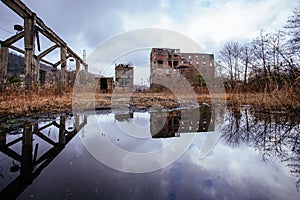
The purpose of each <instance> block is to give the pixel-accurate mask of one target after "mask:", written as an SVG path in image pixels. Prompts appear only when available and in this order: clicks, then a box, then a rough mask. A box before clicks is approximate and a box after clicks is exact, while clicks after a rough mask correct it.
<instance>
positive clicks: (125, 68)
mask: <svg viewBox="0 0 300 200" xmlns="http://www.w3.org/2000/svg"><path fill="white" fill-rule="evenodd" d="M115 79H116V86H115V89H116V90H121V91H128V92H132V91H133V66H131V65H130V64H119V65H117V66H115Z"/></svg>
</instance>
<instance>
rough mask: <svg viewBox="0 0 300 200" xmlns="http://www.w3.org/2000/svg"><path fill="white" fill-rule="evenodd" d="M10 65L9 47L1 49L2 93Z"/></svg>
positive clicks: (0, 72) (0, 87)
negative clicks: (8, 64)
mask: <svg viewBox="0 0 300 200" xmlns="http://www.w3.org/2000/svg"><path fill="white" fill-rule="evenodd" d="M7 63H8V47H0V92H2V91H3V90H4V88H5V84H6V74H7Z"/></svg>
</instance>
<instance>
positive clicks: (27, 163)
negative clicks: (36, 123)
mask: <svg viewBox="0 0 300 200" xmlns="http://www.w3.org/2000/svg"><path fill="white" fill-rule="evenodd" d="M32 171H33V161H32V125H31V124H30V123H25V125H24V133H23V139H22V161H21V173H20V175H21V176H22V177H23V178H24V180H25V181H26V182H31V180H32Z"/></svg>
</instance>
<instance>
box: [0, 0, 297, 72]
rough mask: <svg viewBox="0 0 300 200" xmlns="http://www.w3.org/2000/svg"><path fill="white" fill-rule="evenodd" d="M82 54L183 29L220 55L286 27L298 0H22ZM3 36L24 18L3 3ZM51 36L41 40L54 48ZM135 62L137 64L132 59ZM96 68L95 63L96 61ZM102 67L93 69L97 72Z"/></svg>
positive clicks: (0, 34)
mask: <svg viewBox="0 0 300 200" xmlns="http://www.w3.org/2000/svg"><path fill="white" fill-rule="evenodd" d="M23 2H24V3H25V4H26V5H27V6H28V7H29V8H30V9H31V10H32V11H34V12H36V13H37V15H38V16H39V17H40V18H41V19H43V20H44V22H45V24H46V25H48V26H49V27H50V28H52V30H54V31H55V32H56V33H57V34H58V35H59V36H60V37H61V38H62V39H64V41H66V43H67V44H68V45H69V46H70V47H71V48H72V49H73V50H74V51H75V52H76V53H77V54H78V55H82V52H83V49H85V50H86V52H87V56H89V55H90V54H91V53H92V52H93V51H94V50H95V49H96V47H97V46H98V45H99V44H101V43H103V42H104V41H105V40H107V39H108V38H111V37H113V36H116V35H118V34H121V33H124V32H126V31H130V30H134V29H140V28H161V29H168V30H172V31H176V32H178V33H180V34H183V35H185V36H187V37H189V38H190V39H192V40H193V41H195V42H196V43H198V44H199V45H200V46H201V47H202V49H203V50H204V51H205V52H207V53H214V54H216V55H217V53H218V51H219V49H220V48H221V47H222V44H224V43H225V42H226V41H229V40H238V41H241V42H247V41H250V40H251V39H253V38H254V37H256V36H258V34H259V31H260V30H261V29H265V30H266V31H270V32H272V31H276V30H278V29H282V26H283V25H284V24H285V22H286V20H287V18H288V16H290V15H291V14H292V10H293V8H294V7H296V6H297V2H298V1H297V0H285V1H282V0H215V1H212V0H189V1H179V0H174V1H171V0H151V1H146V0H116V1H103V0H102V1H99V0H86V1H82V0H51V1H45V0H42V1H37V0H23ZM0 13H1V14H0V40H4V39H5V38H7V37H8V36H11V34H12V33H15V31H14V30H13V24H15V23H20V24H22V20H21V19H20V18H19V17H18V16H16V15H15V14H14V13H12V12H11V11H10V10H9V9H8V8H7V7H6V6H5V5H4V4H3V3H2V2H1V3H0ZM49 45H50V42H49V41H43V42H42V48H43V47H47V46H48V47H49ZM133 64H135V63H133ZM91 69H93V67H92V66H91ZM95 70H96V71H97V69H94V71H95Z"/></svg>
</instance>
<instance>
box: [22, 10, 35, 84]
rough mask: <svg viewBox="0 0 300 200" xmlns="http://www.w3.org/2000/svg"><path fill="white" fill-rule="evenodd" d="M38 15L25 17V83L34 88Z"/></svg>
mask: <svg viewBox="0 0 300 200" xmlns="http://www.w3.org/2000/svg"><path fill="white" fill-rule="evenodd" d="M35 23H36V15H33V17H25V18H24V47H25V58H24V65H25V84H26V88H27V89H31V88H32V81H33V69H34V66H35V63H34V57H33V56H34V39H35V34H34V32H35V28H34V27H35Z"/></svg>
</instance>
